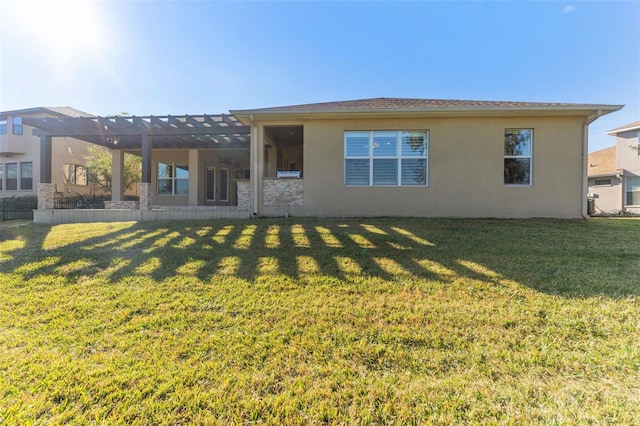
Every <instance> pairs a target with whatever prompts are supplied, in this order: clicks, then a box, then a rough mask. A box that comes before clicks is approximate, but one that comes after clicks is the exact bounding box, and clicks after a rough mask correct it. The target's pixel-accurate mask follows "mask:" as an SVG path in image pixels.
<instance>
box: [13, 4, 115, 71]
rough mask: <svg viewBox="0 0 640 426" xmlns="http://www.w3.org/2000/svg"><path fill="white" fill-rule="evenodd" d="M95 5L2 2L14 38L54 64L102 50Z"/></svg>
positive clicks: (101, 33) (102, 40)
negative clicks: (34, 48) (24, 42)
mask: <svg viewBox="0 0 640 426" xmlns="http://www.w3.org/2000/svg"><path fill="white" fill-rule="evenodd" d="M97 7H98V3H96V2H94V1H91V0H85V1H81V0H55V1H53V0H23V1H11V0H9V1H8V2H6V3H5V5H4V13H5V19H8V20H9V21H10V23H11V24H12V28H13V31H14V32H15V33H16V34H14V35H15V36H17V37H12V38H14V39H22V40H23V41H26V42H28V43H30V44H32V45H34V47H36V49H37V50H38V51H39V53H43V52H44V53H45V54H47V55H49V56H50V57H51V58H52V59H53V60H54V62H56V63H57V64H58V65H62V66H65V65H68V63H69V62H70V61H74V60H78V59H81V58H82V57H84V56H86V55H94V54H100V52H101V51H103V50H104V49H105V48H106V38H105V37H104V35H103V27H104V26H103V25H102V22H100V21H101V19H100V18H101V17H100V16H99V14H98V8H97Z"/></svg>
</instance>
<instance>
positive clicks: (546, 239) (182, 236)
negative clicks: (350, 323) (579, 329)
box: [0, 218, 640, 297]
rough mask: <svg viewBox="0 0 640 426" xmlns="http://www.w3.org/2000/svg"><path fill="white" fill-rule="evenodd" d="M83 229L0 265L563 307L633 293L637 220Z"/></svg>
mask: <svg viewBox="0 0 640 426" xmlns="http://www.w3.org/2000/svg"><path fill="white" fill-rule="evenodd" d="M84 226H86V228H82V225H80V229H86V231H87V232H86V234H83V235H77V236H72V237H69V238H67V239H65V238H63V236H61V235H55V236H54V234H56V233H64V232H65V228H64V225H63V227H62V228H56V227H54V226H44V225H34V226H33V227H31V228H30V229H29V230H28V231H26V232H22V231H24V227H23V228H22V229H21V230H20V231H19V232H22V233H21V234H20V235H19V238H22V239H23V240H24V246H23V247H21V248H16V249H13V250H10V251H7V252H6V253H5V254H4V255H3V258H2V259H3V260H2V263H0V265H1V266H2V269H3V270H4V271H7V272H9V271H13V272H15V273H17V274H20V275H22V278H23V281H25V282H26V281H29V280H30V279H32V278H34V277H39V276H51V275H61V274H62V275H64V276H65V277H66V280H67V282H68V283H73V282H76V281H77V280H78V279H81V277H86V276H95V275H101V276H103V277H105V278H106V279H107V280H108V281H109V282H112V283H116V282H120V281H121V280H123V279H135V278H136V277H147V278H152V279H153V280H155V281H157V282H162V281H164V280H166V279H169V278H171V277H176V276H191V277H194V278H197V279H198V280H200V281H202V282H204V283H210V282H215V280H216V279H217V278H220V277H225V276H227V277H236V278H240V279H244V280H247V281H249V282H256V280H258V279H260V278H261V277H284V278H287V279H290V280H291V282H293V283H295V284H296V285H313V284H314V283H317V282H318V280H316V278H318V277H329V278H331V279H338V280H341V281H343V282H346V283H351V282H352V283H358V282H360V281H361V280H362V278H363V277H368V278H375V279H379V280H384V281H386V280H388V281H395V282H398V283H402V284H404V285H408V286H416V287H420V286H423V285H425V283H427V282H434V281H435V282H440V283H444V284H452V283H457V284H463V285H464V280H469V282H471V281H475V285H478V282H479V283H483V284H486V285H487V286H493V287H506V286H514V285H524V286H527V287H529V288H531V289H533V290H536V291H540V292H543V293H547V294H553V295H559V296H563V297H591V296H598V295H599V296H607V297H623V296H629V295H633V296H637V295H639V294H640V290H639V288H638V286H637V285H636V283H637V282H638V276H639V275H640V257H639V253H640V243H639V242H638V238H636V237H635V236H637V235H640V221H615V222H614V221H608V222H607V221H569V220H461V219H388V218H384V219H322V220H314V219H297V218H288V219H257V220H228V221H223V220H214V221H185V222H171V223H166V222H142V223H126V224H114V225H113V226H112V227H111V229H109V228H108V230H107V232H100V233H97V234H96V235H91V232H90V230H91V225H84ZM16 229H18V228H16ZM16 232H18V231H16ZM9 233H10V232H5V234H9ZM56 242H57V243H56ZM52 244H53V246H52ZM56 244H57V245H56ZM609 247H615V250H612V249H610V248H609ZM461 280H462V281H461ZM323 282H326V281H323ZM470 285H471V284H470Z"/></svg>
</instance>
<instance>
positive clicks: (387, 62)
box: [0, 0, 640, 151]
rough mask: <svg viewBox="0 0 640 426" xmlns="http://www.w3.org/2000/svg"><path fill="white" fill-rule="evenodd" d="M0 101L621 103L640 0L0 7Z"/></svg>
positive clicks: (633, 66) (598, 142)
mask: <svg viewBox="0 0 640 426" xmlns="http://www.w3.org/2000/svg"><path fill="white" fill-rule="evenodd" d="M0 25H1V26H0V28H1V33H0V37H1V38H0V110H11V109H20V108H28V107H34V106H72V107H75V108H78V109H81V110H84V111H87V112H90V113H93V114H99V115H111V114H117V113H121V112H127V113H129V114H135V115H150V114H153V115H165V114H185V113H190V114H201V113H211V114H214V113H222V112H227V111H228V110H229V109H248V108H260V107H269V106H279V105H293V104H299V103H308V102H323V101H333V100H345V99H360V98H371V97H381V96H384V97H408V98H437V99H472V100H516V101H540V102H579V103H585V102H586V103H605V104H624V105H626V106H625V108H624V109H623V110H621V111H619V112H616V113H613V114H610V115H608V116H606V117H604V118H601V119H599V120H598V121H596V122H595V123H594V124H592V125H591V127H590V150H591V151H594V150H597V149H600V148H603V147H606V146H608V145H611V144H613V142H614V139H613V138H612V137H611V136H607V135H606V134H605V132H606V131H607V130H610V129H612V128H615V127H618V126H621V125H623V124H626V123H629V122H632V121H637V120H640V2H638V1H626V2H622V1H621V2H616V1H526V2H525V1H513V2H507V1H467V2H461V1H449V2H445V1H406V2H390V1H389V2H383V1H377V2H363V1H351V2H339V1H326V2H308V1H299V2H292V1H289V2H284V1H283V2H265V1H241V0H237V1H233V2H231V1H99V2H92V1H66V0H56V1H52V0H43V1H31V0H0Z"/></svg>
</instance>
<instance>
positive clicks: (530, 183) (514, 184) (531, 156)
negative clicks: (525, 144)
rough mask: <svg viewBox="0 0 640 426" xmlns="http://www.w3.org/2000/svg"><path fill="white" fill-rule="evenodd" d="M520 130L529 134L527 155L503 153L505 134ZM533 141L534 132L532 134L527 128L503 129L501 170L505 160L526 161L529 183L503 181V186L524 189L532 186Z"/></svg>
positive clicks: (531, 130) (530, 129)
mask: <svg viewBox="0 0 640 426" xmlns="http://www.w3.org/2000/svg"><path fill="white" fill-rule="evenodd" d="M522 130H528V131H530V132H531V146H530V147H529V155H507V154H506V153H505V152H504V139H505V138H506V137H507V132H508V131H522ZM533 141H534V132H533V128H527V127H512V128H506V129H504V133H503V141H502V144H503V145H502V153H503V159H502V165H503V169H504V164H505V162H506V160H507V159H527V160H529V182H528V183H508V182H506V181H505V180H504V179H503V183H504V185H505V186H510V187H513V186H515V187H518V186H519V187H526V186H533Z"/></svg>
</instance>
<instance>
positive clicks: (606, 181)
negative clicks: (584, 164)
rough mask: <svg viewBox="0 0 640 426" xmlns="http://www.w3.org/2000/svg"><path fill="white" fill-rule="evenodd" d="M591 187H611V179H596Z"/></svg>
mask: <svg viewBox="0 0 640 426" xmlns="http://www.w3.org/2000/svg"><path fill="white" fill-rule="evenodd" d="M593 186H611V179H596V180H594V181H593Z"/></svg>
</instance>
